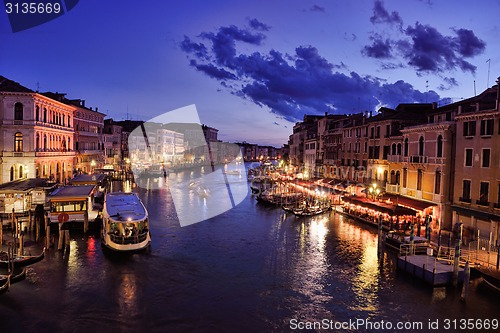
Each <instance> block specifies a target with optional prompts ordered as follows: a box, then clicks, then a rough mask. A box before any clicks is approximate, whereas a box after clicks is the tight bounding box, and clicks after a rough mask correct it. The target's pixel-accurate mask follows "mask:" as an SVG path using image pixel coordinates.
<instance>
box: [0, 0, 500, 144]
mask: <svg viewBox="0 0 500 333" xmlns="http://www.w3.org/2000/svg"><path fill="white" fill-rule="evenodd" d="M499 12H500V1H498V0H491V1H487V0H485V1H458V0H449V1H448V0H446V1H444V0H440V1H437V0H429V1H418V0H407V1H400V0H399V1H389V0H386V1H368V0H367V1H361V0H358V1H353V0H345V1H340V0H339V1H326V0H323V1H304V0H303V1H299V0H286V1H258V0H252V1H227V0H226V1H222V0H215V1H190V0H186V1H161V0H149V1H138V0H137V1H131V0H126V1H124V0H121V1H118V0H110V1H107V0H82V1H80V2H79V3H78V5H77V6H76V7H74V8H73V9H72V10H71V11H69V12H67V13H66V14H65V15H62V16H61V17H59V18H57V19H54V20H53V21H50V22H48V23H45V24H42V25H39V26H36V27H34V28H31V29H28V30H24V31H20V32H16V33H13V32H12V29H11V27H10V25H9V21H8V19H7V15H6V13H5V11H2V13H0V45H1V52H0V75H3V76H5V77H7V78H9V79H11V80H14V81H17V82H19V83H21V84H22V85H24V86H27V87H28V88H31V89H33V90H36V89H37V88H38V89H39V91H41V92H45V91H54V92H55V91H57V92H65V93H67V94H68V95H67V97H68V98H72V99H75V98H80V99H85V100H86V104H87V106H92V107H98V108H99V111H102V112H104V113H106V114H107V115H108V116H109V117H112V118H114V119H116V120H122V119H126V117H127V111H128V118H129V119H142V120H148V119H150V118H153V117H155V116H158V115H159V114H162V113H164V112H167V111H169V110H172V109H176V108H180V107H183V106H186V105H190V104H195V105H196V107H197V109H198V112H199V115H200V118H201V121H202V122H203V123H205V124H207V125H209V126H212V127H215V128H217V129H219V134H220V136H219V138H220V139H222V140H224V141H231V142H234V141H243V140H244V141H247V142H254V143H259V144H271V145H274V146H277V147H280V146H281V145H282V144H283V143H286V141H287V140H288V136H289V135H290V134H291V132H292V127H293V124H294V123H295V122H296V121H300V120H301V119H302V117H303V115H304V113H308V114H324V113H325V112H330V113H354V112H359V111H364V110H377V109H378V108H379V107H381V106H388V107H395V106H397V104H399V103H411V102H438V103H439V104H443V103H449V102H450V101H458V100H460V99H462V98H468V97H471V96H473V95H474V80H475V87H476V92H477V93H480V92H481V91H483V90H484V89H486V87H487V85H488V84H489V86H492V85H494V84H495V80H496V79H497V77H498V76H500V21H499V20H498V13H499ZM488 72H489V75H488Z"/></svg>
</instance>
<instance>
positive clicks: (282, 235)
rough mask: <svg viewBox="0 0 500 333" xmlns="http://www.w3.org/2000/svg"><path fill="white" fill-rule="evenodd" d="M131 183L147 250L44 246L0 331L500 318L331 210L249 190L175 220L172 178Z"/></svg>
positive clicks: (81, 241) (4, 305) (4, 302)
mask: <svg viewBox="0 0 500 333" xmlns="http://www.w3.org/2000/svg"><path fill="white" fill-rule="evenodd" d="M171 176H172V177H181V175H180V174H179V175H177V176H176V175H175V174H174V175H171ZM196 176H197V174H195V177H196ZM185 177H186V179H187V178H190V177H191V174H190V172H189V173H186V174H185ZM147 183H148V181H147V180H145V184H147ZM150 184H151V183H150ZM133 191H137V192H139V196H140V197H141V199H142V200H143V202H144V204H145V205H146V207H147V208H148V210H149V213H150V221H151V229H152V235H153V241H152V249H151V252H147V253H141V254H134V255H131V256H119V257H118V258H116V257H114V256H108V255H105V254H104V252H103V251H102V249H101V246H100V245H99V236H95V238H94V237H91V236H88V237H87V236H82V235H81V234H80V235H79V234H72V241H71V244H70V247H71V249H70V252H69V254H68V255H67V256H66V255H63V253H62V252H60V251H57V250H51V251H48V253H47V256H46V258H45V259H44V261H43V262H41V263H38V264H36V265H33V268H30V269H31V270H32V271H33V273H31V274H30V275H29V276H28V278H27V281H26V282H23V283H19V284H15V285H14V286H13V287H12V291H11V292H8V293H7V294H4V295H1V298H0V332H2V333H4V332H9V333H10V332H39V331H40V329H41V330H42V331H46V332H63V331H64V332H65V331H78V332H85V331H89V332H91V331H109V332H115V331H117V332H143V331H157V332H212V331H232V332H236V331H237V332H270V331H274V332H288V331H290V327H289V324H288V323H289V320H290V319H292V318H297V319H301V320H321V319H332V320H338V321H348V320H350V319H354V318H371V319H373V320H388V319H392V320H401V319H404V320H420V321H423V322H427V320H428V319H436V318H439V319H440V320H442V319H443V318H451V319H453V318H485V317H489V318H490V319H491V318H493V317H494V316H497V315H498V314H497V310H496V309H498V302H497V301H496V300H491V299H486V300H485V299H484V298H483V297H485V294H484V293H483V294H476V293H475V292H472V293H471V294H470V298H469V299H468V301H467V306H464V304H463V303H461V302H459V300H458V297H455V298H454V297H453V295H454V294H456V293H455V292H454V291H450V290H449V289H445V288H442V289H435V290H434V291H432V290H429V289H426V288H423V287H422V286H420V285H418V283H415V281H414V280H413V279H411V278H404V277H401V275H399V276H396V274H395V267H394V260H393V259H394V256H389V255H383V256H382V257H381V258H380V259H379V258H378V257H377V236H376V230H374V229H373V228H370V227H367V226H364V225H361V224H359V223H357V222H355V221H352V220H349V219H347V218H345V217H343V216H341V215H339V214H336V213H335V212H330V213H325V214H323V215H319V216H316V217H313V218H296V217H295V216H293V215H290V214H286V213H284V212H283V211H281V210H280V209H275V208H269V207H263V206H261V205H259V204H257V203H256V202H255V199H254V198H253V197H250V196H249V197H248V198H247V199H245V201H244V202H243V203H242V204H241V205H239V206H238V207H236V208H235V209H233V210H231V211H229V212H227V213H224V214H222V215H220V216H217V217H215V218H213V219H211V220H209V221H206V222H202V223H198V224H195V225H191V226H187V227H180V225H179V222H178V220H176V212H175V209H174V204H173V201H172V198H171V195H170V193H169V191H168V190H167V184H164V186H163V187H162V188H158V189H156V188H154V186H152V187H149V189H146V187H137V188H133ZM195 198H196V199H198V198H197V197H195ZM186 206H188V205H187V204H186ZM486 296H488V294H487V295H486ZM495 302H497V303H495ZM54 314H57V315H54ZM28 318H29V319H28ZM222 325H223V326H222ZM75 327H77V329H75Z"/></svg>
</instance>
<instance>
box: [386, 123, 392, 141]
mask: <svg viewBox="0 0 500 333" xmlns="http://www.w3.org/2000/svg"><path fill="white" fill-rule="evenodd" d="M390 135H391V125H385V137H386V138H388V137H389V136H390Z"/></svg>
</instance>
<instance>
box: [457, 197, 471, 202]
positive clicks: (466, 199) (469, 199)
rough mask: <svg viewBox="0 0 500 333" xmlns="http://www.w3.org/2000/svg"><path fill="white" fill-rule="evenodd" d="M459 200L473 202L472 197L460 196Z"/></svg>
mask: <svg viewBox="0 0 500 333" xmlns="http://www.w3.org/2000/svg"><path fill="white" fill-rule="evenodd" d="M458 200H459V201H460V202H467V203H471V202H472V200H471V198H464V197H460V198H458Z"/></svg>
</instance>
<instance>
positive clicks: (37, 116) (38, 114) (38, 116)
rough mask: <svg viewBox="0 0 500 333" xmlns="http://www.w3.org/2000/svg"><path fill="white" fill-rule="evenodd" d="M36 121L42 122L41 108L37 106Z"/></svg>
mask: <svg viewBox="0 0 500 333" xmlns="http://www.w3.org/2000/svg"><path fill="white" fill-rule="evenodd" d="M35 120H36V121H39V120H40V107H39V106H38V105H37V106H36V111H35Z"/></svg>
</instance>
